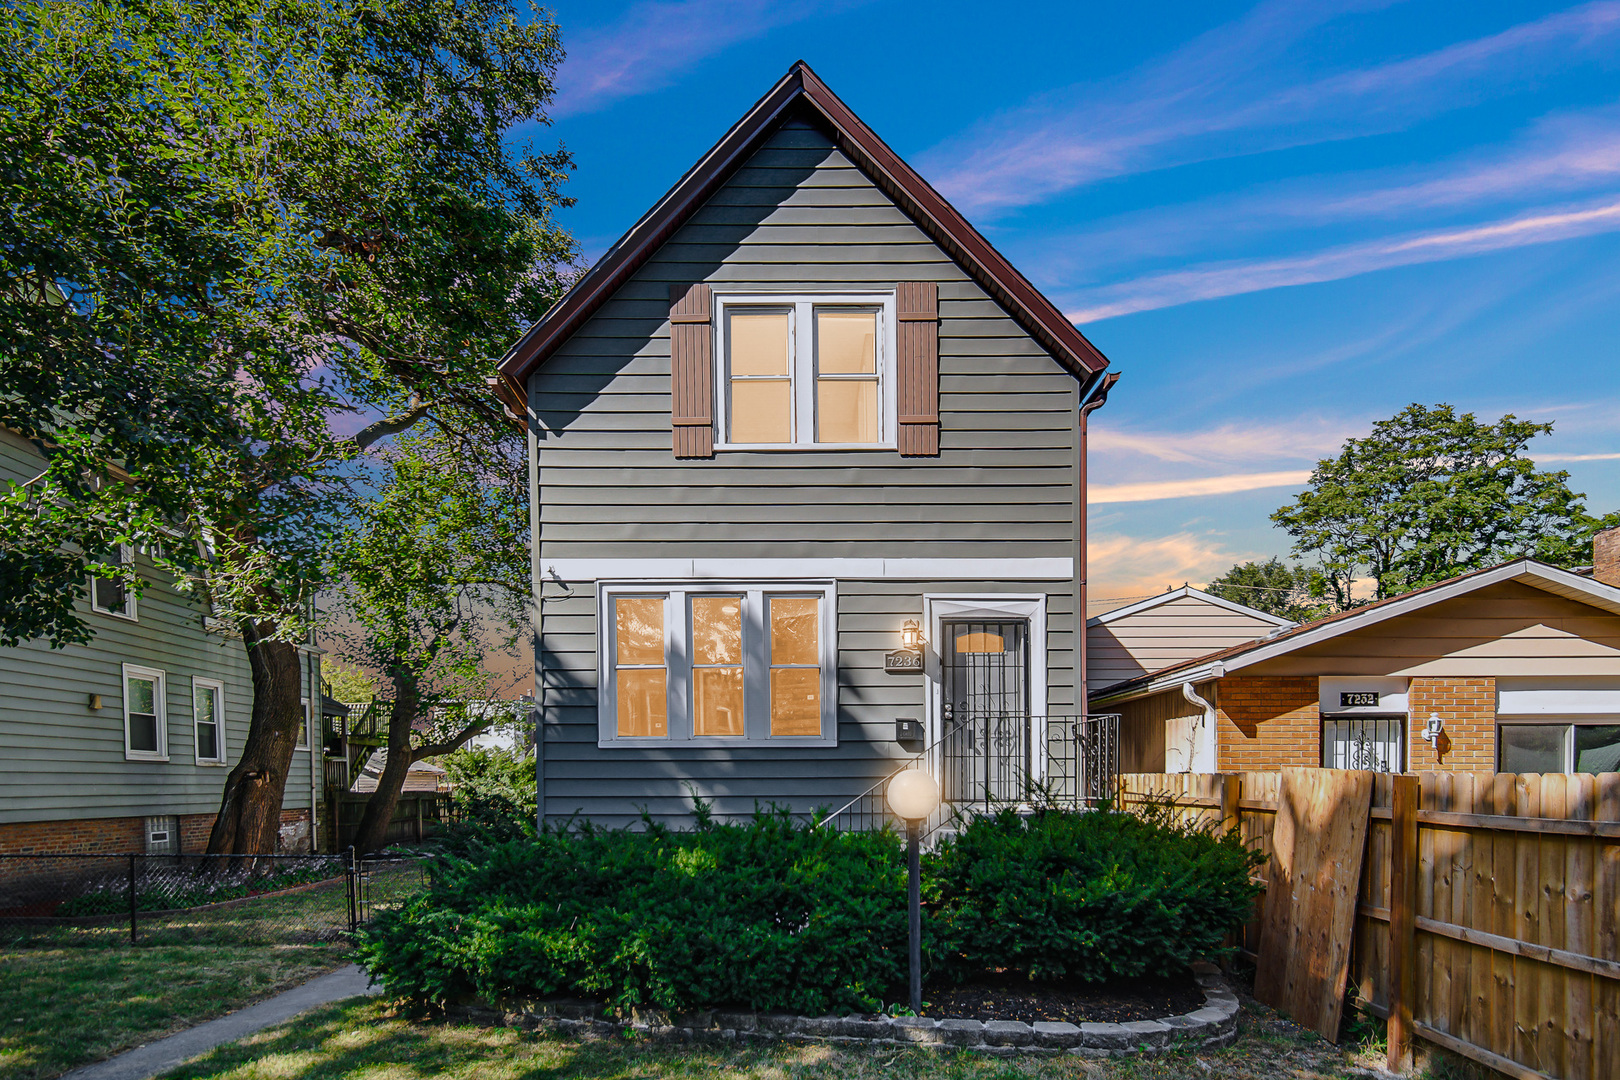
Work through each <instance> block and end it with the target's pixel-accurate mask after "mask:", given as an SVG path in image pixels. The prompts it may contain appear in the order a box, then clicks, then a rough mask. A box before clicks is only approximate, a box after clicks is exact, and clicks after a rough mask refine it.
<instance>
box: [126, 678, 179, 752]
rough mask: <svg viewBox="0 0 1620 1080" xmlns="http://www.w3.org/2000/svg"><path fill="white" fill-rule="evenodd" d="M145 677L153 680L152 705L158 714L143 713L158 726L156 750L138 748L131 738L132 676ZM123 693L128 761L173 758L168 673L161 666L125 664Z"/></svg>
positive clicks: (147, 679) (142, 714)
mask: <svg viewBox="0 0 1620 1080" xmlns="http://www.w3.org/2000/svg"><path fill="white" fill-rule="evenodd" d="M132 678H133V679H144V680H146V681H149V682H151V683H152V707H153V709H155V710H156V713H155V714H154V713H141V714H139V715H141V716H152V717H153V726H154V727H155V729H156V737H155V739H154V741H155V742H156V743H157V749H156V750H137V749H135V746H134V743H133V741H132V740H131V739H130V719H131V716H132V714H131V712H130V704H131V702H130V693H129V685H130V680H131V679H132ZM123 696H124V760H126V761H168V760H169V703H168V696H169V688H168V676H167V675H165V674H164V673H163V670H162V669H161V668H149V667H143V666H141V665H140V664H124V665H123Z"/></svg>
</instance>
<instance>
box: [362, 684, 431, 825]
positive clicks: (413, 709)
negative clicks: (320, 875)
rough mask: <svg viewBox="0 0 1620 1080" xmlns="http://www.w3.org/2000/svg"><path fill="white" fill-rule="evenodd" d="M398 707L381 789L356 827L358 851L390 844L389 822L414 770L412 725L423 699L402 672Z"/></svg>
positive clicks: (390, 722)
mask: <svg viewBox="0 0 1620 1080" xmlns="http://www.w3.org/2000/svg"><path fill="white" fill-rule="evenodd" d="M392 682H393V684H394V709H393V712H392V713H391V714H390V715H389V717H388V761H387V762H386V763H385V764H384V765H383V771H382V775H381V776H379V777H377V790H376V791H374V792H372V793H371V798H369V799H367V800H366V809H365V812H364V813H363V814H361V815H360V825H359V827H358V828H357V829H356V830H355V834H354V847H355V850H356V851H360V852H368V851H380V850H381V849H382V848H383V847H385V846H386V845H387V843H388V823H389V822H390V821H393V820H394V808H395V807H396V806H398V805H399V796H400V792H402V791H404V790H405V777H406V774H408V773H409V772H410V771H411V765H412V763H413V761H412V757H411V725H412V724H413V723H414V722H415V720H416V713H417V710H418V707H419V703H420V701H421V695H420V694H419V693H418V691H417V686H416V681H415V680H414V679H411V678H409V677H404V676H400V675H395V676H393V679H392Z"/></svg>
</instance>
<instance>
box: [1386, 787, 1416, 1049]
mask: <svg viewBox="0 0 1620 1080" xmlns="http://www.w3.org/2000/svg"><path fill="white" fill-rule="evenodd" d="M1391 779H1392V780H1393V782H1394V784H1393V798H1392V800H1391V801H1392V803H1393V806H1392V809H1391V814H1390V817H1391V820H1390V845H1389V1028H1388V1040H1389V1058H1388V1065H1389V1070H1390V1072H1400V1071H1402V1070H1405V1069H1410V1068H1411V1067H1412V1005H1413V997H1414V994H1415V992H1416V988H1417V941H1416V930H1415V926H1416V923H1415V921H1414V920H1415V918H1416V916H1417V872H1418V865H1417V862H1418V820H1417V815H1418V802H1419V788H1418V778H1417V777H1416V776H1412V775H1404V776H1396V777H1392V778H1391Z"/></svg>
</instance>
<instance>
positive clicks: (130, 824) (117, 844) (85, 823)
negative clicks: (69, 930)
mask: <svg viewBox="0 0 1620 1080" xmlns="http://www.w3.org/2000/svg"><path fill="white" fill-rule="evenodd" d="M281 825H282V830H281V836H282V844H281V846H282V848H283V849H284V850H287V851H308V850H310V847H309V809H308V808H307V807H305V808H300V809H296V810H293V809H288V808H286V807H283V808H282V811H281ZM299 825H302V826H303V828H302V831H301V834H300V831H299V830H298V829H297V828H296V826H299ZM289 826H293V827H294V828H292V829H291V830H289V828H288V827H289ZM213 828H214V815H213V814H183V815H181V817H180V850H181V852H182V853H184V854H187V855H196V854H200V853H201V852H203V851H205V850H207V848H208V834H209V833H210V832H211V831H212V830H213ZM145 850H146V818H145V817H144V816H143V817H108V818H81V819H79V820H76V821H15V822H6V823H0V855H112V854H119V855H122V854H127V853H129V852H137V853H139V852H144V851H145Z"/></svg>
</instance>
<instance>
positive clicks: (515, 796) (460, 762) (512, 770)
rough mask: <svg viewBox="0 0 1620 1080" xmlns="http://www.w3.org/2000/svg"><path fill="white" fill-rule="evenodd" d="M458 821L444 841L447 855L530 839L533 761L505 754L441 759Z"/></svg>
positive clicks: (533, 805)
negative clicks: (450, 852) (484, 846)
mask: <svg viewBox="0 0 1620 1080" xmlns="http://www.w3.org/2000/svg"><path fill="white" fill-rule="evenodd" d="M443 764H444V770H445V773H446V775H447V776H448V777H449V780H450V786H451V792H452V795H451V798H452V799H453V800H454V801H455V804H456V809H457V811H458V814H459V817H460V820H459V821H458V822H456V823H455V824H453V825H451V826H450V828H449V829H447V830H446V831H445V833H444V835H443V837H442V841H441V842H442V846H444V847H445V848H446V849H447V850H450V851H453V852H457V853H461V854H469V853H471V851H472V850H473V849H474V848H475V847H476V846H478V845H485V844H491V843H503V842H505V841H509V840H519V839H522V838H525V837H532V836H533V835H534V831H535V810H536V794H537V793H536V791H535V759H534V755H533V754H518V753H513V752H511V751H508V750H466V749H464V750H457V751H456V752H455V753H453V754H449V755H447V756H446V757H445V758H444V759H443Z"/></svg>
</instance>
